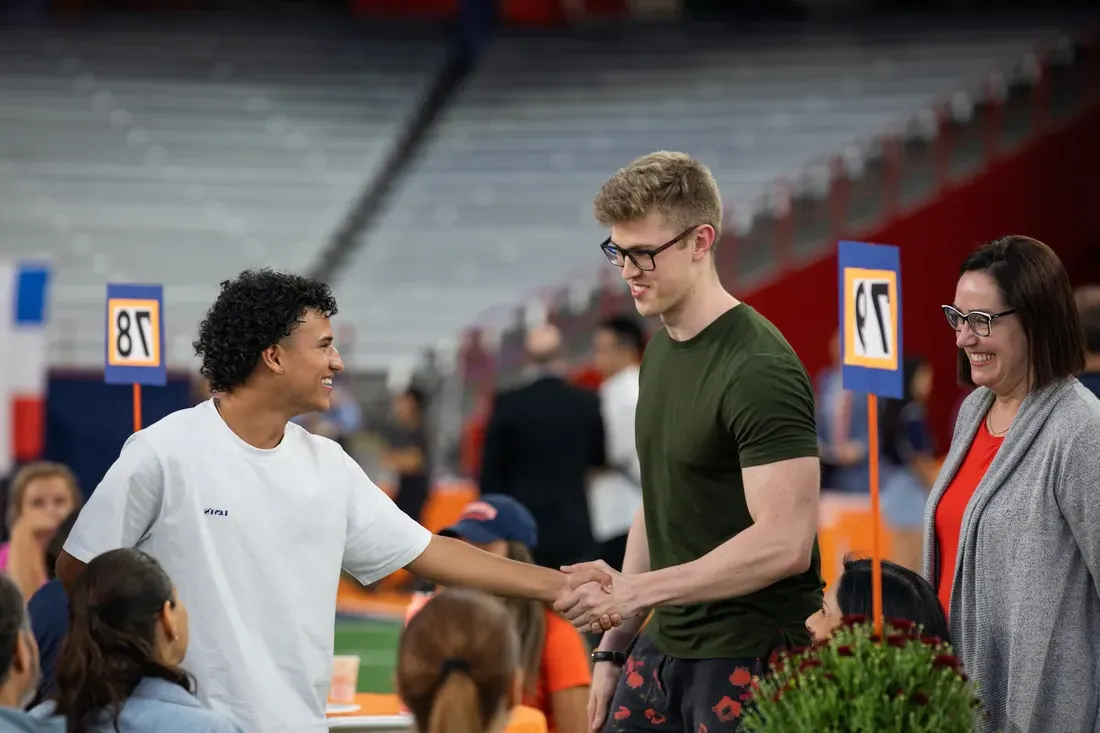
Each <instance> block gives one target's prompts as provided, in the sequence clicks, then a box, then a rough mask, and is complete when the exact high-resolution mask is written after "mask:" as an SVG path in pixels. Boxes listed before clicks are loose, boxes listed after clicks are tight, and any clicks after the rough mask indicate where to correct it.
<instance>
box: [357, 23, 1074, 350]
mask: <svg viewBox="0 0 1100 733" xmlns="http://www.w3.org/2000/svg"><path fill="white" fill-rule="evenodd" d="M1058 30H1059V29H1058V28H1056V27H1053V26H1052V27H1036V26H1031V27H1022V26H1021V27H1017V28H1007V29H994V28H987V29H981V30H961V29H960V30H949V29H944V28H928V29H906V30H895V31H887V32H878V33H873V32H871V33H854V32H851V33H846V32H834V33H819V34H789V35H753V36H744V37H742V36H733V35H730V36H726V37H723V36H721V35H720V34H718V33H714V34H710V35H709V36H708V35H707V34H706V33H700V32H697V29H696V30H689V31H686V32H681V31H658V32H654V33H652V34H650V35H640V36H632V37H625V38H611V37H607V38H604V37H594V36H584V37H573V38H546V37H537V38H531V37H527V38H522V39H506V40H501V41H498V42H497V43H496V44H495V45H494V46H493V47H492V48H491V49H490V51H489V52H488V55H487V56H486V58H484V59H483V60H482V61H481V63H480V64H479V66H478V69H477V71H476V72H475V74H474V76H473V77H472V79H471V80H470V81H469V82H468V84H466V86H465V87H464V89H463V90H462V91H461V92H460V94H459V96H458V98H457V99H456V101H455V103H454V104H453V105H452V107H451V108H450V109H449V110H448V111H447V113H446V114H445V116H444V118H443V120H442V122H441V123H440V125H439V126H438V128H437V129H436V130H435V131H434V134H433V138H432V140H431V141H430V142H429V143H428V144H426V146H425V148H424V150H423V152H422V154H421V155H420V157H419V159H418V160H417V161H416V162H415V164H414V165H413V167H412V169H411V172H410V174H409V175H408V176H407V177H406V179H405V180H404V181H403V182H402V184H401V186H400V188H399V190H398V191H397V192H396V193H395V194H394V196H393V198H392V199H391V202H390V204H389V206H388V208H387V210H386V211H385V212H384V214H383V215H382V216H381V217H380V218H379V219H378V220H377V221H376V222H375V224H374V226H373V227H371V228H370V229H369V230H368V231H367V232H365V234H364V246H362V247H360V248H359V249H358V250H357V251H356V252H355V253H354V254H353V256H352V258H351V259H350V261H349V263H348V265H347V266H346V268H345V269H344V270H343V271H342V272H341V274H340V276H339V277H340V279H339V281H338V288H337V295H338V296H339V297H340V298H341V306H342V309H343V312H344V314H345V317H349V318H350V319H351V320H352V321H353V322H354V323H355V324H356V328H357V331H358V332H359V333H361V334H362V338H361V339H360V340H359V341H358V345H357V348H356V352H355V356H354V359H355V364H356V365H357V366H379V367H384V366H386V365H388V364H393V363H396V362H399V361H401V360H403V359H408V358H410V357H411V356H412V355H414V354H415V353H416V347H418V346H420V345H423V344H436V343H440V344H447V345H449V344H452V343H454V341H453V339H454V337H455V335H456V333H457V332H458V331H459V330H460V329H461V328H463V327H465V326H468V325H471V324H472V322H473V321H474V320H475V319H477V318H478V317H479V316H480V315H481V314H482V312H483V311H485V310H486V309H488V308H490V307H492V306H498V305H500V304H501V303H511V304H513V305H516V306H518V305H521V302H522V301H521V298H524V297H528V296H531V295H532V294H533V293H535V292H537V291H538V290H539V289H540V288H542V289H545V288H549V287H555V286H560V285H562V284H568V283H571V282H573V284H576V281H577V278H576V275H575V274H574V273H576V272H577V271H578V269H581V270H584V269H586V268H587V269H589V270H595V269H596V268H599V267H604V266H606V265H605V264H604V263H603V259H602V255H601V254H600V253H599V251H598V249H597V244H598V243H599V241H600V240H601V239H602V238H603V237H604V236H605V233H604V232H602V231H601V230H600V229H599V228H598V226H597V225H596V222H595V221H594V220H593V217H592V210H591V206H592V198H593V196H594V195H595V193H596V191H597V190H598V188H599V186H600V185H601V184H602V183H603V182H604V181H605V180H606V179H607V178H608V177H609V176H610V175H611V174H612V173H613V172H614V171H615V170H616V169H618V168H619V167H621V166H622V165H624V164H626V163H628V162H629V161H630V160H632V159H633V158H635V157H637V156H639V155H642V154H645V153H647V152H650V151H653V150H658V149H671V150H681V151H685V152H688V153H691V154H693V155H696V156H698V157H699V158H700V159H701V160H703V161H704V162H705V163H707V164H708V165H709V166H710V167H711V169H712V170H713V171H714V173H715V176H716V177H717V179H718V182H719V185H720V186H721V187H722V191H723V194H724V196H725V198H726V203H727V207H726V208H727V214H728V216H727V219H728V221H727V222H726V225H727V227H732V228H735V229H740V230H742V231H744V230H745V229H747V228H748V227H749V226H751V223H752V219H753V216H754V214H755V212H756V211H758V210H759V209H760V208H761V207H762V206H764V205H766V197H762V194H764V193H766V191H767V189H768V188H769V186H770V184H771V183H772V182H773V181H774V180H775V179H776V178H777V177H778V176H781V175H797V174H798V173H799V172H800V171H801V170H802V169H803V168H804V167H805V166H806V165H807V164H808V163H810V162H812V161H814V160H815V159H816V160H820V161H824V160H826V158H825V157H824V156H828V155H832V154H835V153H837V152H838V150H840V149H842V148H844V147H845V146H849V145H851V144H852V143H853V142H858V141H863V140H868V141H869V140H870V139H872V138H873V137H874V136H876V135H879V134H882V133H883V132H885V131H887V129H888V128H890V127H891V126H895V127H896V126H904V125H905V124H907V123H908V122H909V121H910V119H911V118H912V117H913V116H914V115H915V114H916V113H918V112H919V111H920V110H922V109H927V108H928V107H929V106H930V105H932V104H933V103H935V102H936V101H938V100H942V99H945V98H946V97H948V96H949V95H950V94H951V93H952V92H954V91H956V90H958V89H960V88H970V89H974V88H976V87H977V86H978V85H979V84H980V83H981V82H982V81H983V80H984V79H985V78H986V76H987V75H988V74H989V73H990V72H992V71H994V70H997V69H999V68H1004V67H1006V66H1007V67H1012V66H1015V65H1017V64H1018V63H1019V62H1020V60H1021V59H1022V58H1023V57H1024V55H1026V54H1027V53H1028V52H1029V51H1031V50H1032V49H1033V48H1034V47H1035V46H1036V45H1037V44H1038V43H1039V42H1040V41H1041V40H1044V39H1046V38H1048V37H1051V36H1054V35H1056V34H1057V32H1058ZM581 282H582V283H583V284H584V285H587V284H589V283H591V282H592V279H591V277H589V278H588V279H587V281H585V279H584V278H582V279H581Z"/></svg>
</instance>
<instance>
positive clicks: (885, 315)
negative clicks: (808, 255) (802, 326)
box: [837, 242, 905, 399]
mask: <svg viewBox="0 0 1100 733" xmlns="http://www.w3.org/2000/svg"><path fill="white" fill-rule="evenodd" d="M837 270H838V275H839V282H838V287H839V298H838V300H839V302H840V354H841V358H840V361H841V377H842V380H843V384H844V389H846V390H850V391H852V392H863V393H866V394H875V395H879V396H880V397H894V398H896V399H902V398H903V397H904V396H905V376H904V368H903V361H904V357H903V356H902V354H903V349H902V328H901V313H902V309H901V254H900V252H899V251H898V248H897V247H892V246H889V245H883V244H867V243H865V242H840V243H839V246H838V249H837Z"/></svg>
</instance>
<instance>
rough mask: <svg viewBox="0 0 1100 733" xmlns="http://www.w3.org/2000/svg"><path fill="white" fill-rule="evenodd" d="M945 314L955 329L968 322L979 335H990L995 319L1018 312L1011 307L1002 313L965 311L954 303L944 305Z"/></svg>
mask: <svg viewBox="0 0 1100 733" xmlns="http://www.w3.org/2000/svg"><path fill="white" fill-rule="evenodd" d="M940 307H941V308H943V314H944V316H946V317H947V324H948V325H949V326H951V328H953V329H954V330H956V331H958V330H959V329H961V328H962V325H963V323H964V322H965V323H967V324H968V325H969V326H970V329H971V330H972V331H973V332H974V333H976V334H978V335H979V336H988V335H989V334H990V333H991V332H992V331H993V321H995V320H997V319H998V318H1002V317H1004V316H1008V315H1011V314H1013V313H1015V312H1016V309H1015V308H1009V309H1008V310H1006V311H1001V312H1000V313H987V312H985V311H970V312H969V313H963V312H962V311H961V310H959V309H958V308H956V307H955V306H953V305H943V306H940Z"/></svg>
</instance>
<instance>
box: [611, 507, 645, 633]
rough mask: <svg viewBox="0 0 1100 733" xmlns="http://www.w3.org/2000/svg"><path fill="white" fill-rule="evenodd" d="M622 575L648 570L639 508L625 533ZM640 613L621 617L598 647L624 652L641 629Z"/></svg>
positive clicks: (641, 511)
mask: <svg viewBox="0 0 1100 733" xmlns="http://www.w3.org/2000/svg"><path fill="white" fill-rule="evenodd" d="M622 570H623V575H638V574H640V573H645V572H647V571H648V570H649V538H648V536H647V535H646V530H645V512H644V510H643V509H641V508H639V509H638V513H637V514H635V515H634V522H633V523H632V524H631V525H630V531H629V532H627V535H626V553H625V555H624V556H623V568H622ZM648 615H649V614H648V613H642V614H639V615H637V616H634V617H633V618H628V619H623V624H622V626H617V627H616V628H613V629H611V630H609V631H606V632H604V634H603V636H601V637H600V644H599V648H600V649H601V650H603V651H610V652H625V651H626V650H627V647H629V646H630V644H631V642H633V641H634V637H636V636H637V635H638V632H639V631H641V630H642V625H643V624H645V620H646V618H647V617H648Z"/></svg>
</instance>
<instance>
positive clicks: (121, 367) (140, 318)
mask: <svg viewBox="0 0 1100 733" xmlns="http://www.w3.org/2000/svg"><path fill="white" fill-rule="evenodd" d="M105 332H106V335H105V342H106V343H105V344H104V347H105V348H104V364H103V379H104V381H105V382H107V384H146V385H151V386H157V387H162V386H164V385H165V384H166V383H167V382H168V365H167V360H166V359H165V354H164V288H163V287H162V286H160V285H120V284H108V285H107V322H106V329H105Z"/></svg>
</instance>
